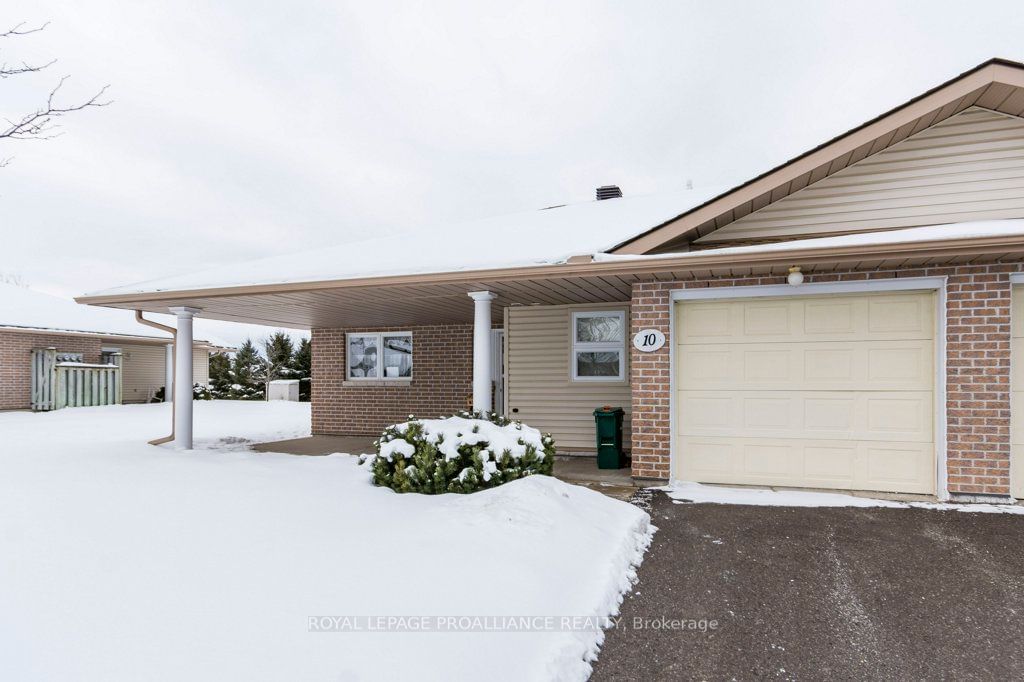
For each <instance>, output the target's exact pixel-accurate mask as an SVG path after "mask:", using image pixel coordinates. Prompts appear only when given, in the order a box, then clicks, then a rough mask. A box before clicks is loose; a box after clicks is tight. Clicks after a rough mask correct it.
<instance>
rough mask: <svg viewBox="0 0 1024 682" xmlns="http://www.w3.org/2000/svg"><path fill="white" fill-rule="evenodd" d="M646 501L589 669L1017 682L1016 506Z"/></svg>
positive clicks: (655, 674) (1022, 520) (610, 673)
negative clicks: (1006, 509)
mask: <svg viewBox="0 0 1024 682" xmlns="http://www.w3.org/2000/svg"><path fill="white" fill-rule="evenodd" d="M652 501H653V508H652V512H651V517H652V519H653V522H654V524H655V525H656V526H658V532H657V533H656V534H655V536H654V542H653V544H652V546H651V548H650V550H649V551H648V553H647V556H646V557H645V558H644V562H643V564H641V566H640V570H639V582H638V583H637V585H636V586H635V588H634V590H633V591H632V592H631V593H630V594H629V595H627V597H626V600H625V602H624V603H623V605H622V609H621V616H622V620H621V621H620V626H619V627H617V628H614V629H612V630H609V631H608V632H607V633H606V639H605V643H604V645H603V646H602V648H601V653H600V655H599V657H598V661H597V664H596V665H595V667H594V674H593V676H592V678H591V679H592V680H663V679H674V680H728V679H739V680H750V679H761V678H767V679H784V680H822V679H832V680H927V679H950V680H967V679H977V680H996V679H1002V680H1011V679H1018V680H1019V679H1024V623H1022V620H1021V615H1022V614H1024V544H1022V538H1024V516H1018V515H1011V514H983V513H964V512H959V511H933V510H925V509H878V508H852V507H846V508H832V509H826V508H798V507H753V506H739V505H725V504H674V503H673V501H672V500H671V499H669V498H668V496H666V495H664V494H663V493H659V492H655V493H654V497H653V500H652ZM711 621H715V624H714V627H713V628H712V627H711V626H710V622H711Z"/></svg>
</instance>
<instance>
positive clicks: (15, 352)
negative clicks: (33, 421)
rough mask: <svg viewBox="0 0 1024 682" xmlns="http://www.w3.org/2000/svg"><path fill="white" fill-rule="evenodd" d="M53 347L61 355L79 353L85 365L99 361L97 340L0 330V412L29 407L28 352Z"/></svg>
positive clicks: (29, 365)
mask: <svg viewBox="0 0 1024 682" xmlns="http://www.w3.org/2000/svg"><path fill="white" fill-rule="evenodd" d="M50 346H53V347H55V348H57V350H59V351H61V352H65V353H82V354H83V360H85V362H99V361H100V347H101V346H102V344H101V342H100V340H99V338H97V337H88V336H71V335H61V334H44V333H39V334H36V333H27V332H12V331H2V330H0V410H22V409H28V408H30V407H31V406H32V351H33V350H34V349H36V348H48V347H50Z"/></svg>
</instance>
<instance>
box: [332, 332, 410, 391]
mask: <svg viewBox="0 0 1024 682" xmlns="http://www.w3.org/2000/svg"><path fill="white" fill-rule="evenodd" d="M347 367H348V369H347V371H346V373H345V377H346V378H347V379H352V380H356V381H359V380H363V379H385V380H386V379H411V378H412V332H372V333H371V332H367V333H353V334H349V335H348V337H347Z"/></svg>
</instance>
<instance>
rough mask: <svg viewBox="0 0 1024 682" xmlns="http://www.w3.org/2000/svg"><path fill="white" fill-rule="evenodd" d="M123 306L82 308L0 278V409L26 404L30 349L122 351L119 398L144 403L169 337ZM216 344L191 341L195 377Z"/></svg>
mask: <svg viewBox="0 0 1024 682" xmlns="http://www.w3.org/2000/svg"><path fill="white" fill-rule="evenodd" d="M159 334H160V332H159V330H156V329H152V328H150V327H146V326H143V325H141V324H139V323H138V322H135V321H134V320H133V319H132V315H131V314H130V313H127V312H124V311H114V310H104V309H101V308H87V307H84V306H80V305H77V304H76V303H75V302H74V301H71V300H68V299H63V298H58V297H56V296H50V295H48V294H43V293H40V292H37V291H32V290H30V289H26V288H23V287H18V286H14V285H11V284H0V410H20V409H28V408H29V407H31V403H32V396H31V388H30V386H31V378H32V371H31V370H32V368H31V353H32V351H33V350H36V349H41V348H56V349H57V351H58V352H59V353H60V354H61V355H62V356H64V357H66V358H70V359H74V360H77V361H79V362H87V363H100V362H106V361H108V360H110V359H111V358H112V357H113V356H112V354H113V353H121V367H122V369H121V371H122V391H123V401H124V402H126V403H144V402H148V401H149V400H151V399H152V398H153V397H154V396H155V395H156V392H157V391H158V390H159V389H161V388H162V387H163V386H164V383H165V381H166V370H167V361H166V358H167V357H168V355H169V353H168V350H167V349H168V347H169V346H170V337H169V336H168V335H162V336H161V335H159ZM214 348H215V347H214V346H211V345H210V344H209V343H207V342H205V341H197V342H195V344H194V349H193V355H194V358H195V362H194V373H193V381H194V382H195V383H200V384H206V383H208V382H209V355H210V351H211V350H213V349H214Z"/></svg>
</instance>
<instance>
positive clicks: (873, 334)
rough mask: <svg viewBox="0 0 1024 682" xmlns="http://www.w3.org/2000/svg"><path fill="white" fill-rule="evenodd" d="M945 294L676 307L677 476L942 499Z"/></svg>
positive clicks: (728, 301)
mask: <svg viewBox="0 0 1024 682" xmlns="http://www.w3.org/2000/svg"><path fill="white" fill-rule="evenodd" d="M934 330H935V295H934V293H932V292H920V293H919V292H911V293H907V292H900V293H879V294H867V295H864V294H856V295H828V296H818V297H806V298H804V297H781V298H771V299H768V298H762V299H724V300H721V299H720V300H699V301H680V302H678V303H676V330H675V332H676V333H675V341H674V343H676V344H677V346H676V363H677V364H676V377H675V379H676V381H675V390H676V417H677V419H676V431H677V436H676V438H677V439H678V440H677V448H676V457H675V462H676V464H675V466H676V471H675V474H676V477H677V478H680V479H683V480H689V481H700V482H705V483H738V484H749V485H777V486H792V487H806V488H839V489H848V490H877V491H891V492H908V493H934V492H935V447H934V443H933V440H934V428H933V420H934V402H933V393H932V392H933V388H934V386H933V384H934V375H935V371H934V357H933V356H934Z"/></svg>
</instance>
